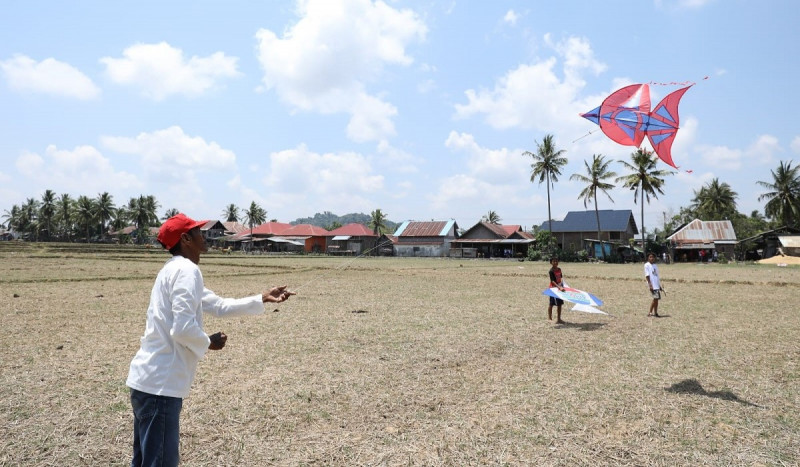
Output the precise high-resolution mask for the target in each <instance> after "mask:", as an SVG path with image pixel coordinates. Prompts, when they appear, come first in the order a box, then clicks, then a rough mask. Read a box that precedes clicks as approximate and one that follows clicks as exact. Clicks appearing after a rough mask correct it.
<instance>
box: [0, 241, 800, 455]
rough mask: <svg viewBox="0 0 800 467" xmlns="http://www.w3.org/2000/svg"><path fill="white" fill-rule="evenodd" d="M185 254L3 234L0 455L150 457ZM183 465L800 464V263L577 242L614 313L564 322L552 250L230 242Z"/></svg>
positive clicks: (210, 278)
mask: <svg viewBox="0 0 800 467" xmlns="http://www.w3.org/2000/svg"><path fill="white" fill-rule="evenodd" d="M166 259H167V255H166V253H164V252H161V251H149V250H144V249H138V248H133V247H131V248H120V247H113V248H112V247H108V248H100V247H80V246H64V247H63V248H58V247H56V246H54V245H29V244H22V245H20V244H8V245H0V264H2V274H1V275H0V297H2V301H0V316H2V322H3V324H4V334H5V337H4V338H3V347H4V352H2V354H0V368H2V370H3V371H2V373H0V465H4V466H5V465H9V466H11V465H26V466H28V465H52V466H64V465H120V466H121V465H128V464H129V463H130V455H131V443H132V430H131V424H132V418H133V416H132V413H131V408H130V401H129V392H128V389H127V388H126V386H125V378H126V376H127V371H128V364H129V363H130V360H131V357H132V356H133V354H134V353H135V352H136V350H137V349H138V344H139V337H140V336H141V334H142V332H143V330H144V323H145V312H146V308H147V304H148V299H149V293H150V288H151V286H152V282H153V279H154V278H155V275H156V273H157V272H158V270H159V269H160V267H161V265H162V264H163V262H164V261H165V260H166ZM200 266H201V269H202V270H203V273H204V277H205V281H206V286H207V287H209V288H210V289H212V290H214V291H215V292H217V293H218V294H220V295H222V296H244V295H250V294H253V293H258V292H260V291H262V290H263V289H265V288H268V287H270V286H272V285H281V284H288V285H289V286H290V288H293V289H294V290H296V291H297V296H295V297H292V298H291V299H290V300H289V301H288V302H285V303H282V304H279V305H278V306H274V305H272V306H268V307H267V308H266V312H265V314H264V315H261V316H257V317H249V318H234V319H229V320H220V319H217V318H214V317H211V316H209V317H207V318H206V320H205V328H206V331H207V332H208V333H213V332H216V331H224V332H225V333H226V334H227V335H228V344H227V346H226V348H225V349H223V350H221V351H219V352H209V354H208V355H207V356H206V357H205V358H204V359H203V361H202V362H201V363H200V365H199V370H198V373H197V377H196V379H195V382H194V385H193V388H192V393H191V395H190V396H189V397H188V398H187V399H186V400H185V401H184V406H183V412H182V418H181V456H182V463H183V464H184V465H214V466H223V465H230V466H269V465H276V466H307V465H330V466H353V465H370V466H406V465H412V466H414V465H425V466H467V465H474V466H479V465H480V466H483V465H490V466H505V465H508V466H517V465H563V466H574V465H614V466H617V465H656V466H658V465H663V466H674V465H798V464H799V463H800V312H799V308H800V306H799V305H800V300H798V295H799V294H800V267H798V266H794V265H785V264H781V265H780V266H779V265H776V264H761V265H755V264H744V263H743V264H727V265H721V264H712V265H700V264H674V265H660V268H661V276H662V281H663V283H664V287H665V289H666V291H667V294H666V296H665V297H664V299H663V301H662V302H661V305H660V309H659V312H660V314H661V315H662V317H661V318H648V317H647V307H648V304H649V296H648V293H647V290H646V283H645V281H644V278H643V273H642V264H626V265H606V264H588V263H586V264H573V263H562V264H561V267H562V269H563V272H564V277H565V279H566V280H567V281H568V282H569V283H570V285H572V286H574V287H578V288H580V289H584V290H588V291H591V292H592V293H593V294H595V295H597V296H598V297H600V298H602V299H603V300H604V301H605V304H604V306H603V307H602V308H603V309H604V310H605V311H607V312H609V313H611V314H612V315H613V316H604V315H597V314H587V313H578V312H571V311H567V310H568V309H569V305H567V306H566V307H565V311H564V314H563V315H564V319H565V320H566V321H567V323H566V324H564V325H556V324H554V322H552V321H548V320H547V316H546V315H547V313H546V309H547V298H546V297H544V296H543V295H542V294H541V292H542V290H543V289H544V288H545V287H546V285H547V283H548V279H547V270H548V269H549V265H548V264H547V263H545V262H529V261H525V262H519V261H514V260H510V261H502V260H498V261H492V260H456V259H434V258H420V259H404V258H358V259H352V258H332V257H314V256H280V257H277V256H276V257H273V256H247V255H241V254H239V255H237V254H234V255H214V254H209V255H207V256H204V257H203V258H202V260H201V264H200Z"/></svg>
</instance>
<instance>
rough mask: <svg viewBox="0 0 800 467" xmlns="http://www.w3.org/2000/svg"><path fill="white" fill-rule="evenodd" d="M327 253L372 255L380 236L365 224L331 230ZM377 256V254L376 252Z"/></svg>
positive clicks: (348, 225) (355, 223) (353, 224)
mask: <svg viewBox="0 0 800 467" xmlns="http://www.w3.org/2000/svg"><path fill="white" fill-rule="evenodd" d="M328 235H330V238H329V239H328V248H327V252H328V254H331V255H355V256H358V255H362V254H365V253H372V252H374V250H375V245H377V240H378V236H377V235H375V232H373V231H372V230H370V228H369V227H367V226H366V225H364V224H359V223H357V222H354V223H352V224H347V225H343V226H341V227H339V228H338V229H334V230H331V231H330V232H329V233H328ZM375 254H377V252H375Z"/></svg>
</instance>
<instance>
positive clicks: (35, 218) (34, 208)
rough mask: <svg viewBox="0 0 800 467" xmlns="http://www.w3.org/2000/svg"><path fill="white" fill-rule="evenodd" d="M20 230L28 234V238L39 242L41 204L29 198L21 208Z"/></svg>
mask: <svg viewBox="0 0 800 467" xmlns="http://www.w3.org/2000/svg"><path fill="white" fill-rule="evenodd" d="M19 224H20V225H19V230H20V232H24V233H26V234H28V238H32V239H34V240H39V202H38V201H36V200H35V199H33V198H28V199H27V200H25V202H24V203H23V204H22V206H20V220H19Z"/></svg>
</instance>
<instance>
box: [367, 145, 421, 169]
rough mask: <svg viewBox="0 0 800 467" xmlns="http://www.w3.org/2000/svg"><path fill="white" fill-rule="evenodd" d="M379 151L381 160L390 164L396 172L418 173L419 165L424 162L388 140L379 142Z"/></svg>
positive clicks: (385, 163)
mask: <svg viewBox="0 0 800 467" xmlns="http://www.w3.org/2000/svg"><path fill="white" fill-rule="evenodd" d="M377 151H378V155H379V156H381V158H380V160H381V162H383V163H384V165H387V166H389V167H390V168H391V170H392V172H395V173H417V172H419V168H418V167H417V165H418V164H421V163H424V161H423V160H422V159H420V158H419V157H416V156H414V155H412V154H409V153H408V152H405V151H403V150H401V149H398V148H396V147H393V146H392V145H391V144H389V142H388V141H386V140H382V141H381V142H380V143H378V147H377Z"/></svg>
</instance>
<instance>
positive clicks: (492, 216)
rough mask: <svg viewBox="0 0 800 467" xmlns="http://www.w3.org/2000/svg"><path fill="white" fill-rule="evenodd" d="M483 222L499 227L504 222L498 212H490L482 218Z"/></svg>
mask: <svg viewBox="0 0 800 467" xmlns="http://www.w3.org/2000/svg"><path fill="white" fill-rule="evenodd" d="M481 221H482V222H486V223H489V224H495V225H499V224H500V222H502V221H503V219H500V216H499V215H498V214H497V213H496V212H494V211H489V212H487V213H486V214H484V215H483V217H481Z"/></svg>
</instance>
